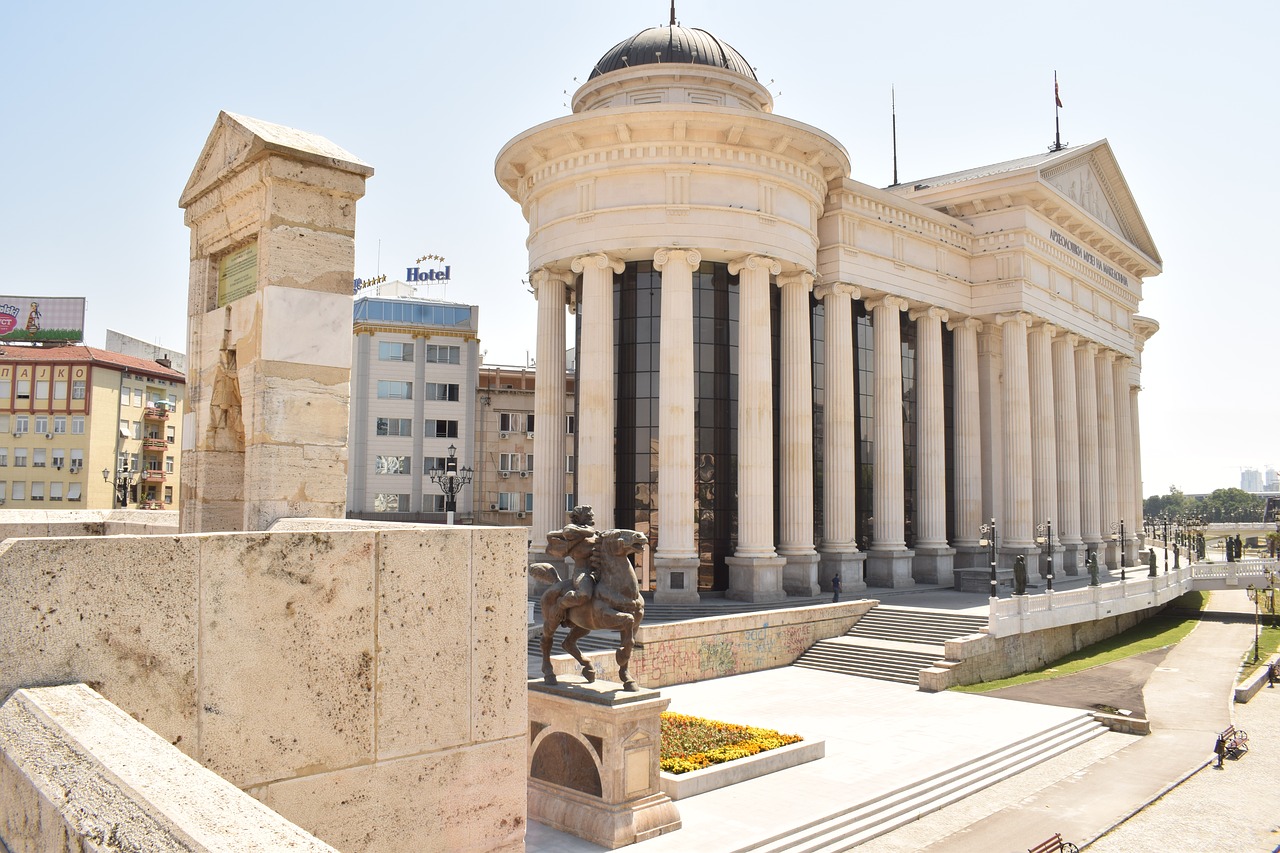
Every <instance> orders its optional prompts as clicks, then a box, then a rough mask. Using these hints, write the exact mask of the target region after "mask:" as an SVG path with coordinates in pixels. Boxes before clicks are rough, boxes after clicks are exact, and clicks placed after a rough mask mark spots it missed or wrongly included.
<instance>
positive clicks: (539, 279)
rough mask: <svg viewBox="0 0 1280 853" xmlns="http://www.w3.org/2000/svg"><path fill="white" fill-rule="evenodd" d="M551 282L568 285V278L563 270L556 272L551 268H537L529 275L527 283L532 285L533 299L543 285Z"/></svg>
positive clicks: (536, 296) (556, 270)
mask: <svg viewBox="0 0 1280 853" xmlns="http://www.w3.org/2000/svg"><path fill="white" fill-rule="evenodd" d="M553 281H558V282H560V283H561V284H568V283H569V276H568V274H567V273H566V272H565V271H564V270H558V269H555V268H553V267H538V268H537V269H536V270H534V271H533V272H531V273H529V283H530V284H532V285H533V298H534V299H537V298H538V291H539V290H540V289H541V288H542V286H543V285H545V284H549V283H550V282H553Z"/></svg>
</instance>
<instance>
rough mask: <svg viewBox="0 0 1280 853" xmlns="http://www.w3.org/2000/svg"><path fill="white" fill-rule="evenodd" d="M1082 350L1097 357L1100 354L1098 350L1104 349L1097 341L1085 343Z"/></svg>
mask: <svg viewBox="0 0 1280 853" xmlns="http://www.w3.org/2000/svg"><path fill="white" fill-rule="evenodd" d="M1081 348H1082V349H1083V350H1084V351H1085V352H1086V353H1088V354H1089V355H1095V356H1096V355H1097V354H1098V350H1100V349H1102V347H1101V346H1099V345H1098V342H1097V341H1085V342H1084V344H1082V345H1081Z"/></svg>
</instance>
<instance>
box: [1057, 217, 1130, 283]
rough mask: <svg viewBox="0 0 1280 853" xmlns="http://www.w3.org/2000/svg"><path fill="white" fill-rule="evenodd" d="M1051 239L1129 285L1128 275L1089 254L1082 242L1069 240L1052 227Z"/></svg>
mask: <svg viewBox="0 0 1280 853" xmlns="http://www.w3.org/2000/svg"><path fill="white" fill-rule="evenodd" d="M1049 239H1050V240H1052V241H1053V242H1055V243H1057V244H1058V245H1059V246H1061V247H1062V248H1064V249H1066V250H1067V251H1068V252H1070V253H1071V254H1073V255H1075V256H1076V257H1077V258H1079V259H1080V260H1082V261H1084V262H1085V263H1086V264H1088V265H1089V266H1091V267H1093V268H1094V269H1096V270H1097V271H1098V272H1100V273H1102V274H1103V275H1105V276H1110V277H1111V278H1113V279H1115V280H1116V281H1118V282H1120V283H1121V284H1123V285H1124V286H1125V287H1128V286H1129V277H1128V276H1126V275H1125V274H1124V273H1122V272H1120V271H1119V270H1118V269H1116V268H1115V267H1113V266H1111V265H1110V264H1108V263H1106V262H1105V261H1101V260H1099V259H1097V258H1095V257H1094V256H1093V255H1091V254H1089V253H1088V252H1086V251H1085V250H1084V249H1082V248H1080V244H1078V243H1076V242H1074V241H1072V240H1068V239H1067V238H1066V237H1063V236H1062V235H1061V234H1059V233H1058V232H1057V231H1054V230H1052V229H1050V231H1049Z"/></svg>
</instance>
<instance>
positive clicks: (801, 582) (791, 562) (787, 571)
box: [782, 551, 822, 598]
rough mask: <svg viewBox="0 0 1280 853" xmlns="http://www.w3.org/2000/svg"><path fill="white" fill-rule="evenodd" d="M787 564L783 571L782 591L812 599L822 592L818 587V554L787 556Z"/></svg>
mask: <svg viewBox="0 0 1280 853" xmlns="http://www.w3.org/2000/svg"><path fill="white" fill-rule="evenodd" d="M783 559H784V560H786V561H787V564H786V566H785V567H783V569H782V591H783V592H785V593H786V594H787V595H798V596H803V597H804V598H812V597H813V596H815V595H818V594H819V593H820V592H822V587H820V586H819V585H818V554H817V552H816V551H810V552H809V553H808V554H787V555H786V556H784V557H783Z"/></svg>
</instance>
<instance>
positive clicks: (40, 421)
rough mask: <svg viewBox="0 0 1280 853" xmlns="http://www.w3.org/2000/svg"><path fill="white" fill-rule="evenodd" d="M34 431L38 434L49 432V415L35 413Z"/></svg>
mask: <svg viewBox="0 0 1280 853" xmlns="http://www.w3.org/2000/svg"><path fill="white" fill-rule="evenodd" d="M36 432H37V433H39V434H40V435H48V434H49V416H48V415H36Z"/></svg>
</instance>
